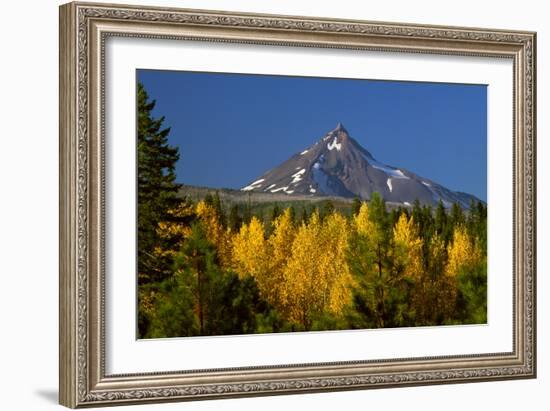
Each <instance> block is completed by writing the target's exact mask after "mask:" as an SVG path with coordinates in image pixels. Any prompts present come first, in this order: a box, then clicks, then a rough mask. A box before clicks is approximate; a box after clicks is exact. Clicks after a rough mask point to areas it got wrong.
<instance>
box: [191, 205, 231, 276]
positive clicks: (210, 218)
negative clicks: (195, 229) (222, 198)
mask: <svg viewBox="0 0 550 411" xmlns="http://www.w3.org/2000/svg"><path fill="white" fill-rule="evenodd" d="M196 214H197V216H198V217H199V219H200V220H201V221H202V223H203V224H204V227H205V228H206V235H207V238H208V239H209V240H210V242H211V243H212V244H214V246H215V247H216V249H217V251H218V258H219V261H220V266H221V267H223V268H228V267H230V266H231V260H232V256H231V254H232V240H231V233H230V231H229V230H227V229H224V228H223V226H222V225H221V224H220V222H219V219H218V215H217V214H216V210H215V209H214V207H212V206H210V205H208V204H206V203H205V202H204V201H199V202H198V203H197V206H196Z"/></svg>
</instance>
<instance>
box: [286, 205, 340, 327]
mask: <svg viewBox="0 0 550 411" xmlns="http://www.w3.org/2000/svg"><path fill="white" fill-rule="evenodd" d="M347 236H348V224H347V221H346V219H345V218H344V217H342V216H341V215H340V214H338V213H333V214H331V215H329V216H328V217H327V218H326V219H325V221H324V222H322V221H321V219H320V217H319V214H318V213H317V212H314V213H313V215H312V216H311V218H310V220H309V222H308V224H302V225H301V226H300V227H299V228H298V231H297V233H296V237H295V239H294V242H293V245H292V254H291V256H290V258H289V260H288V263H287V265H286V269H285V285H286V287H288V292H287V311H288V316H289V319H290V320H291V321H295V322H299V323H301V324H302V325H303V326H304V327H305V328H306V329H307V328H308V327H310V326H311V320H312V318H313V317H314V315H315V314H317V315H318V314H321V313H332V314H340V313H341V312H342V311H343V308H344V307H345V306H346V305H347V304H348V303H349V302H350V300H351V289H350V286H351V275H350V272H349V268H348V265H347V262H346V250H347V246H348V245H347V244H348V243H347Z"/></svg>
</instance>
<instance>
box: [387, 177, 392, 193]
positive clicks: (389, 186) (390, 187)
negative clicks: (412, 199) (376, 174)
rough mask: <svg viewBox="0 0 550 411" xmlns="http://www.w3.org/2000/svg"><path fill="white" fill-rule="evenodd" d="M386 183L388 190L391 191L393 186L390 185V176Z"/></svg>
mask: <svg viewBox="0 0 550 411" xmlns="http://www.w3.org/2000/svg"><path fill="white" fill-rule="evenodd" d="M386 184H387V185H388V188H389V189H390V191H393V187H392V185H391V178H388V179H387V181H386Z"/></svg>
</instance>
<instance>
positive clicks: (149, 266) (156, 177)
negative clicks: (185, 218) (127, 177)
mask: <svg viewBox="0 0 550 411" xmlns="http://www.w3.org/2000/svg"><path fill="white" fill-rule="evenodd" d="M137 106H138V107H137V109H138V110H137V111H138V141H137V161H138V170H137V174H138V190H137V192H138V218H137V220H138V221H137V225H138V247H137V248H138V273H139V280H140V283H149V282H154V281H161V280H163V279H165V278H166V277H167V276H169V275H170V266H171V262H170V261H165V260H162V259H161V258H159V257H157V256H155V253H154V250H155V248H157V247H162V246H163V244H162V241H161V238H160V236H159V234H158V232H157V228H158V224H159V222H162V221H165V220H169V219H170V215H169V213H168V212H169V210H170V209H171V208H173V207H175V205H176V202H177V198H176V194H177V191H178V189H179V187H180V186H179V184H177V183H176V181H175V180H176V174H175V165H176V162H177V161H178V159H179V153H178V148H177V147H172V146H170V145H169V144H168V134H169V133H170V128H163V122H164V117H160V118H154V116H153V113H152V112H153V109H154V107H155V101H154V100H150V99H149V96H148V95H147V92H146V90H145V88H144V87H143V84H141V83H138V93H137Z"/></svg>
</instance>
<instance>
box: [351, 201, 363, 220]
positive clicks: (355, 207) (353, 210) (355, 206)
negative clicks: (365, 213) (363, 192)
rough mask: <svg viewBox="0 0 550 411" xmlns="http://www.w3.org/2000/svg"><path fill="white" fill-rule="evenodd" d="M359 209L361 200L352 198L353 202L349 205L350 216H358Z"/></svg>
mask: <svg viewBox="0 0 550 411" xmlns="http://www.w3.org/2000/svg"><path fill="white" fill-rule="evenodd" d="M360 208H361V200H360V199H359V197H354V198H353V202H352V203H351V215H352V216H356V215H357V214H359V209H360Z"/></svg>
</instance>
